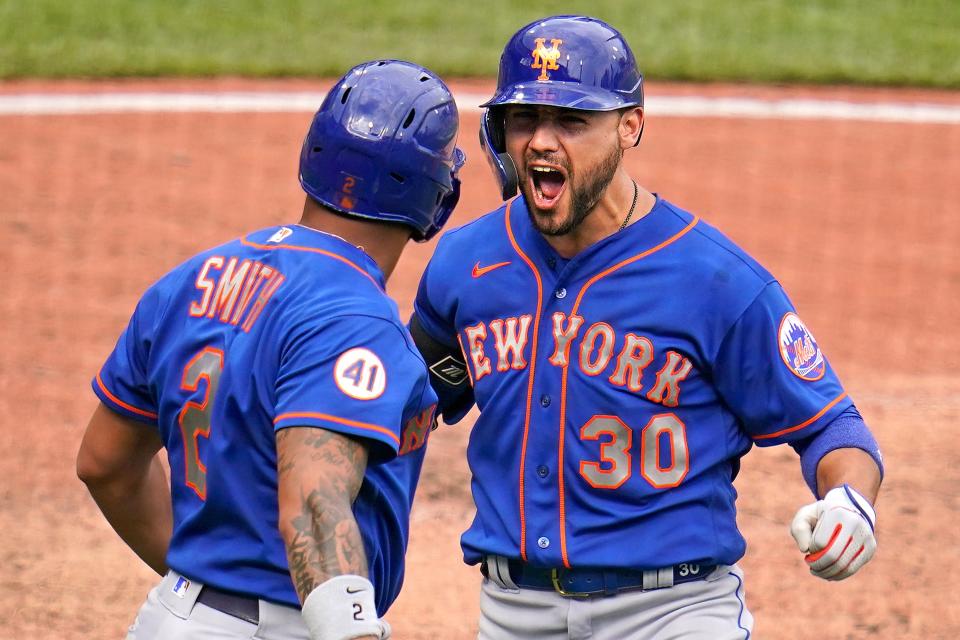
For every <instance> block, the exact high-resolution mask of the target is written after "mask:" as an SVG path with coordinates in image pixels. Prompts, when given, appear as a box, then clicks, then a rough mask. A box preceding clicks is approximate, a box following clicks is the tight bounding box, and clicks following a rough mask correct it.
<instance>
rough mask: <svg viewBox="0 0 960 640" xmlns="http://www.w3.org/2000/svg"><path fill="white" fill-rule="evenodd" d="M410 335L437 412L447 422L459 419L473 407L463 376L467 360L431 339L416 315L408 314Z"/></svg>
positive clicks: (457, 351)
mask: <svg viewBox="0 0 960 640" xmlns="http://www.w3.org/2000/svg"><path fill="white" fill-rule="evenodd" d="M409 329H410V335H411V336H413V342H414V343H415V344H416V345H417V349H419V350H420V355H422V356H423V359H424V360H425V361H426V363H427V369H429V371H430V386H432V387H433V390H434V391H435V392H436V394H437V397H438V398H439V399H440V402H439V404H438V406H437V412H438V413H439V414H440V415H442V416H443V421H444V422H446V423H447V424H454V423H456V422H459V421H460V420H461V419H462V418H463V416H465V415H466V414H467V412H468V411H470V408H471V407H472V406H473V387H472V386H470V378H469V376H468V375H467V363H466V362H464V360H463V354H462V353H461V352H460V350H459V349H454V348H451V347H448V346H447V345H445V344H443V343H441V342H437V341H436V340H434V339H433V338H432V337H431V336H430V335H429V334H428V333H427V332H426V331H425V330H424V329H423V326H422V325H421V324H420V320H419V319H418V318H417V315H416V314H413V315H412V316H411V317H410V325H409Z"/></svg>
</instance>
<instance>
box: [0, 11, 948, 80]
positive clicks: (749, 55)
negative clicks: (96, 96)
mask: <svg viewBox="0 0 960 640" xmlns="http://www.w3.org/2000/svg"><path fill="white" fill-rule="evenodd" d="M584 12H586V13H589V14H591V15H595V16H597V17H600V18H604V19H606V20H608V21H609V22H611V23H612V24H614V25H615V26H617V27H618V28H620V29H621V30H622V31H623V32H624V33H625V34H626V35H627V38H628V39H629V41H630V42H631V44H632V45H633V47H634V51H635V53H636V54H637V57H638V59H639V61H640V65H641V68H642V69H643V71H644V73H645V75H646V76H647V77H648V78H652V79H657V80H666V79H681V80H734V81H754V82H781V81H785V82H795V81H802V82H818V83H820V82H822V83H857V84H894V85H915V86H938V87H960V0H859V1H858V0H647V1H643V2H640V1H630V0H592V1H590V2H563V1H557V2H527V3H517V2H508V1H507V0H485V1H481V0H474V1H472V2H463V1H459V0H446V1H439V0H426V1H417V0H406V1H403V0H313V1H307V0H272V1H271V0H0V78H22V77H51V78H61V77H77V76H81V77H83V76H89V77H117V76H210V75H243V76H312V75H320V76H334V75H339V74H340V73H342V72H343V71H344V70H345V69H347V68H348V67H349V66H351V65H353V64H354V63H356V62H358V61H361V60H365V59H370V58H378V57H401V58H407V59H410V60H414V61H416V62H419V63H421V64H425V65H427V66H429V67H431V68H433V69H435V70H436V71H438V72H439V73H441V74H444V75H447V76H492V75H495V74H496V69H497V60H498V58H499V54H500V50H501V48H502V46H503V44H504V42H505V41H506V39H507V38H508V37H509V35H510V34H511V33H513V31H515V30H516V29H517V28H518V27H520V26H521V25H522V24H524V23H525V22H528V21H530V20H533V19H536V18H538V17H542V16H545V15H551V14H558V13H584Z"/></svg>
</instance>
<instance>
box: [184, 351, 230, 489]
mask: <svg viewBox="0 0 960 640" xmlns="http://www.w3.org/2000/svg"><path fill="white" fill-rule="evenodd" d="M222 371H223V351H221V350H220V349H214V348H213V347H206V348H205V349H203V350H202V351H200V352H199V353H197V354H196V355H195V356H193V358H191V359H190V362H188V363H187V366H185V367H184V368H183V378H182V379H181V381H180V388H181V389H184V390H186V391H197V390H198V389H199V387H200V381H201V380H206V381H207V384H206V388H205V389H204V391H203V401H202V402H194V401H192V400H191V401H188V402H186V403H185V404H184V405H183V408H182V409H181V410H180V416H179V419H178V422H179V423H180V435H181V436H183V469H184V479H185V481H186V483H187V486H189V487H190V488H191V489H193V490H194V492H196V494H197V495H198V496H199V497H200V499H201V500H206V499H207V467H206V465H204V464H203V461H202V460H200V443H199V442H198V438H200V437H204V438H209V437H210V416H211V415H212V414H213V399H214V398H215V397H216V395H217V387H218V386H219V385H220V373H221V372H222Z"/></svg>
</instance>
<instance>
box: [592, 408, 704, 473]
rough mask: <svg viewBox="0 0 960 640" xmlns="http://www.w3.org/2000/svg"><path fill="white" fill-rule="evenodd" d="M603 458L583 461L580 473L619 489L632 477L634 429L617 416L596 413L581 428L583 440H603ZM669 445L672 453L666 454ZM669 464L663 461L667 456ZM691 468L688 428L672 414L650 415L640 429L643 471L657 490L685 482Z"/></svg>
mask: <svg viewBox="0 0 960 640" xmlns="http://www.w3.org/2000/svg"><path fill="white" fill-rule="evenodd" d="M604 436H606V438H607V439H606V441H604V442H601V443H600V460H599V461H595V460H582V461H581V462H580V475H581V476H583V478H584V480H586V481H587V482H588V483H590V486H592V487H596V488H597V489H616V488H617V487H619V486H620V485H622V484H623V483H624V482H626V481H627V479H628V478H629V477H630V475H631V473H632V465H633V456H632V455H631V453H630V449H631V447H632V446H633V429H631V428H630V427H628V426H627V425H626V423H624V421H623V420H621V419H620V418H618V417H616V416H600V415H597V416H593V417H592V418H590V420H588V421H587V423H586V424H584V425H583V426H582V427H581V428H580V439H581V440H600V439H601V437H604ZM664 447H668V448H669V455H668V456H664V454H665V453H667V452H666V451H664V450H663V448H664ZM665 458H666V459H668V460H669V463H667V464H661V463H662V461H663V460H664V459H665ZM689 470H690V453H689V450H688V448H687V430H686V426H685V425H684V424H683V422H681V421H680V418H678V417H677V416H676V415H674V414H672V413H661V414H658V415H655V416H653V417H652V418H650V421H649V422H647V424H646V426H645V427H644V428H643V430H642V431H641V432H640V474H641V475H642V476H643V478H644V480H646V481H647V482H648V483H649V484H650V486H652V487H654V488H655V489H669V488H670V487H675V486H677V485H679V484H680V483H681V482H683V479H684V478H685V477H686V475H687V471H689Z"/></svg>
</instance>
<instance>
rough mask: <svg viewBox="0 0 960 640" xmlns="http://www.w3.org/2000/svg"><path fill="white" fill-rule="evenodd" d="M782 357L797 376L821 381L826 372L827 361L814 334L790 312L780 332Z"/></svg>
mask: <svg viewBox="0 0 960 640" xmlns="http://www.w3.org/2000/svg"><path fill="white" fill-rule="evenodd" d="M778 342H779V344H778V346H779V347H780V357H781V358H782V359H783V363H784V364H785V365H787V368H788V369H790V371H792V372H793V374H794V375H795V376H797V377H798V378H801V379H803V380H811V381H812V380H819V379H820V378H822V377H823V374H824V373H825V372H826V366H827V365H826V361H825V360H824V358H823V353H822V352H821V351H820V346H819V345H818V344H817V341H816V340H815V339H814V338H813V334H812V333H810V330H809V329H807V326H806V325H805V324H803V321H802V320H801V319H800V317H799V316H797V314H796V313H794V312H792V311H790V312H788V313H786V314H784V316H783V319H782V320H780V330H779V332H778Z"/></svg>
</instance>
